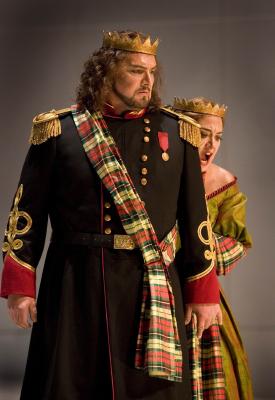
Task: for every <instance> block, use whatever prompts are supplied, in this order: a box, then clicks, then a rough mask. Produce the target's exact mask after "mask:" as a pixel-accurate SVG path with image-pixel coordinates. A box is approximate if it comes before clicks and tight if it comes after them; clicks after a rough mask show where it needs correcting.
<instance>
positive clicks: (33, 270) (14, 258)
mask: <svg viewBox="0 0 275 400" xmlns="http://www.w3.org/2000/svg"><path fill="white" fill-rule="evenodd" d="M9 256H10V257H11V258H12V259H13V260H14V261H16V262H17V263H18V264H20V265H21V266H22V267H24V268H27V269H29V270H30V271H32V272H35V268H34V267H32V266H31V265H30V264H28V263H26V262H24V261H22V260H20V259H19V258H18V257H17V256H16V255H15V254H14V253H13V252H10V253H9Z"/></svg>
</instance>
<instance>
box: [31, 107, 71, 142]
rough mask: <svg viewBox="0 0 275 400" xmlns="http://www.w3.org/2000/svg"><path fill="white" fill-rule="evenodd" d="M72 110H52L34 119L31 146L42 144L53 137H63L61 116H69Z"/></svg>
mask: <svg viewBox="0 0 275 400" xmlns="http://www.w3.org/2000/svg"><path fill="white" fill-rule="evenodd" d="M70 111H71V109H70V108H63V109H62V110H57V111H56V110H51V111H49V112H45V113H42V114H38V115H36V116H35V117H34V119H33V125H32V131H31V136H30V139H29V142H30V143H31V144H41V143H44V142H46V141H47V140H48V139H50V138H51V137H56V136H59V135H61V124H60V120H59V116H61V115H63V114H67V113H69V112H70Z"/></svg>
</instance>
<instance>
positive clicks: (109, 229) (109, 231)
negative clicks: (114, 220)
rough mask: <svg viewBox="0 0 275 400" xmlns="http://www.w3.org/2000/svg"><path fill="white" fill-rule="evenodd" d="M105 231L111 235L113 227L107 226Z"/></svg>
mask: <svg viewBox="0 0 275 400" xmlns="http://www.w3.org/2000/svg"><path fill="white" fill-rule="evenodd" d="M104 232H105V233H106V235H110V233H112V229H111V228H106V229H105V231H104Z"/></svg>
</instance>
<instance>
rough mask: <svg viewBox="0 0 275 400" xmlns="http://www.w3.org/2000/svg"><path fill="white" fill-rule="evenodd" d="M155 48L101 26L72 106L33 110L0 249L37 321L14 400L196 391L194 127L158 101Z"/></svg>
mask: <svg viewBox="0 0 275 400" xmlns="http://www.w3.org/2000/svg"><path fill="white" fill-rule="evenodd" d="M157 45H158V43H157V41H156V42H154V43H151V40H150V38H146V37H144V36H143V35H142V34H138V33H135V32H110V33H107V34H105V35H104V40H103V45H102V47H101V48H100V49H99V50H98V51H97V52H95V53H94V54H93V55H92V57H90V58H89V59H88V61H87V62H86V64H85V70H84V72H83V74H82V75H81V83H80V86H79V89H78V96H77V105H76V106H72V107H71V108H70V109H65V110H60V111H52V112H50V113H45V114H41V115H39V116H37V117H36V118H35V119H34V124H33V130H32V136H31V143H32V146H31V148H30V151H29V153H28V156H27V159H26V161H25V164H24V167H23V171H22V174H21V178H20V182H19V187H18V190H17V193H16V196H15V199H14V203H13V207H12V212H11V214H10V219H9V225H8V228H7V232H6V238H5V243H4V248H3V249H4V252H5V262H4V270H3V276H2V292H1V294H2V296H3V297H8V306H9V310H10V315H11V317H12V319H13V320H14V321H15V322H16V324H17V325H19V326H21V327H23V328H26V327H28V326H29V325H30V324H29V323H28V316H30V318H31V319H32V321H34V322H35V324H34V326H33V331H32V338H31V343H30V350H29V356H28V362H27V367H26V373H25V377H24V383H23V388H22V394H21V400H25V399H28V400H30V399H35V400H37V399H39V400H40V399H41V400H42V399H43V400H44V399H51V400H57V399H58V400H61V399H64V400H65V399H66V400H78V399H79V400H80V399H81V400H84V399H85V400H86V399H119V400H124V399H125V400H126V399H154V400H161V399H163V400H164V399H190V398H191V388H190V378H189V373H188V366H187V365H186V362H185V365H183V364H184V363H183V359H184V358H187V356H186V354H187V345H186V339H185V333H184V311H183V305H182V295H183V298H184V302H185V304H186V305H185V322H186V323H189V321H190V319H191V314H192V312H193V313H195V314H196V315H197V319H198V336H199V337H200V336H201V334H202V332H203V330H204V329H206V328H207V327H208V326H209V325H210V324H211V323H213V322H214V321H215V320H216V318H218V320H219V321H220V309H219V304H218V303H219V296H218V292H219V289H218V284H217V280H216V276H215V272H214V270H213V248H212V242H211V240H210V239H209V238H210V237H211V232H210V230H209V222H208V218H207V211H206V206H205V200H204V191H203V185H202V180H201V174H200V166H199V159H198V152H197V147H196V146H197V144H198V137H199V132H198V129H197V125H196V124H195V123H194V122H192V120H190V119H188V117H186V118H185V117H184V116H182V117H181V116H180V115H177V114H176V115H174V114H173V113H171V112H170V111H169V110H165V109H161V108H160V99H159V95H158V84H159V71H158V63H157V60H156V50H157ZM48 215H49V216H50V220H51V225H52V230H53V233H52V239H51V244H50V246H49V249H48V253H47V258H46V263H45V266H44V271H43V277H42V281H41V285H40V290H39V296H38V301H37V322H36V306H35V297H36V294H35V268H36V266H37V264H38V262H39V258H40V255H41V252H42V249H43V245H44V239H45V232H46V226H47V218H48ZM176 221H178V223H176ZM178 232H179V235H180V239H181V250H180V251H179V252H178V253H177V260H176V262H175V260H174V257H175V248H176V238H177V234H178ZM205 288H207V290H206V289H205ZM220 322H221V321H220Z"/></svg>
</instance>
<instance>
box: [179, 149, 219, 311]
mask: <svg viewBox="0 0 275 400" xmlns="http://www.w3.org/2000/svg"><path fill="white" fill-rule="evenodd" d="M178 224H179V235H180V242H181V248H180V250H179V251H178V254H177V268H178V271H179V276H180V279H181V282H182V285H183V295H184V301H185V302H198V303H218V302H219V283H218V280H217V277H216V273H213V271H214V261H215V253H214V242H213V237H212V229H211V224H210V221H209V217H208V210H207V204H206V200H205V193H204V187H203V181H202V176H201V169H200V162H199V155H198V150H197V148H195V147H193V146H192V145H190V143H188V142H185V161H184V168H183V174H182V181H181V192H180V195H179V204H178ZM191 300H192V301H191Z"/></svg>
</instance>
